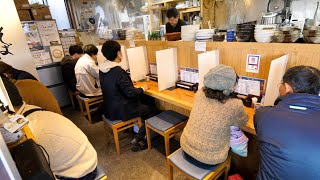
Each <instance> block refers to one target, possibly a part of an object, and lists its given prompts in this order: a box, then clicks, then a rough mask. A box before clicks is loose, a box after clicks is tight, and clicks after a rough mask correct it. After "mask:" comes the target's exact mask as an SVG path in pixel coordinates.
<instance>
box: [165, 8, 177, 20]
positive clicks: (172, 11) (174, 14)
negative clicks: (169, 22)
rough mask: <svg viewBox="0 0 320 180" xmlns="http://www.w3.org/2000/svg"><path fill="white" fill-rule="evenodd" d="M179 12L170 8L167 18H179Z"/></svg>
mask: <svg viewBox="0 0 320 180" xmlns="http://www.w3.org/2000/svg"><path fill="white" fill-rule="evenodd" d="M178 14H179V13H178V10H177V9H176V8H174V7H173V8H169V9H168V10H167V18H172V17H174V18H176V17H177V16H178Z"/></svg>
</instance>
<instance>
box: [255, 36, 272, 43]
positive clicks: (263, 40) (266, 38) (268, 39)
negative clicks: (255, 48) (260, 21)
mask: <svg viewBox="0 0 320 180" xmlns="http://www.w3.org/2000/svg"><path fill="white" fill-rule="evenodd" d="M272 37H273V36H261V35H254V39H255V40H256V41H257V42H261V43H269V42H271V41H272Z"/></svg>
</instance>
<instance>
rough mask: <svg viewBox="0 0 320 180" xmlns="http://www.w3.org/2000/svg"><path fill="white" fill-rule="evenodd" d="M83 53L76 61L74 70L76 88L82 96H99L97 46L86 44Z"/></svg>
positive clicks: (100, 93)
mask: <svg viewBox="0 0 320 180" xmlns="http://www.w3.org/2000/svg"><path fill="white" fill-rule="evenodd" d="M83 51H84V55H83V56H82V57H81V58H80V59H79V60H78V61H77V64H76V66H75V67H74V72H75V75H76V79H77V84H76V88H77V90H78V91H79V92H80V95H81V96H82V97H94V96H101V95H102V92H101V88H100V80H99V67H98V65H97V54H98V48H97V47H96V46H95V45H93V44H88V45H86V46H85V47H84V48H83Z"/></svg>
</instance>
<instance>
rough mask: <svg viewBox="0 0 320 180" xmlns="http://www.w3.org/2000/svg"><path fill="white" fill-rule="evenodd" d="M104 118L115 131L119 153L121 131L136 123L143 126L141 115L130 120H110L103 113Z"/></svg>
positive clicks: (115, 141)
mask: <svg viewBox="0 0 320 180" xmlns="http://www.w3.org/2000/svg"><path fill="white" fill-rule="evenodd" d="M102 119H103V120H104V122H105V124H107V125H108V126H109V127H110V128H111V129H112V131H113V137H114V143H115V144H116V150H117V154H118V155H120V144H119V132H121V131H123V130H126V129H128V128H131V127H133V126H134V125H138V126H139V128H140V127H142V123H141V118H140V117H137V118H133V119H130V120H128V121H122V120H117V121H110V120H109V119H107V118H105V117H104V115H102Z"/></svg>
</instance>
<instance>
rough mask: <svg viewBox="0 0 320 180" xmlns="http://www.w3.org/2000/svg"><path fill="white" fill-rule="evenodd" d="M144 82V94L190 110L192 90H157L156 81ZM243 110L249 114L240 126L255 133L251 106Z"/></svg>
mask: <svg viewBox="0 0 320 180" xmlns="http://www.w3.org/2000/svg"><path fill="white" fill-rule="evenodd" d="M145 83H147V84H148V85H149V86H150V89H149V90H147V91H145V94H146V95H149V96H152V97H154V98H156V99H159V100H161V101H165V102H167V103H170V104H173V105H175V106H178V107H181V108H183V109H186V110H188V111H191V109H192V106H193V102H194V95H195V93H194V92H192V91H187V90H184V89H181V88H176V89H174V90H163V91H160V92H159V91H158V83H157V82H154V81H148V82H145ZM141 84H142V83H141V82H137V83H136V85H135V86H136V87H140V86H141ZM245 110H246V112H247V114H248V115H249V120H248V122H247V124H246V125H245V126H244V127H242V129H243V130H244V131H246V132H249V133H251V134H256V131H255V129H254V124H253V115H254V110H253V109H252V108H247V107H245Z"/></svg>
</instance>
